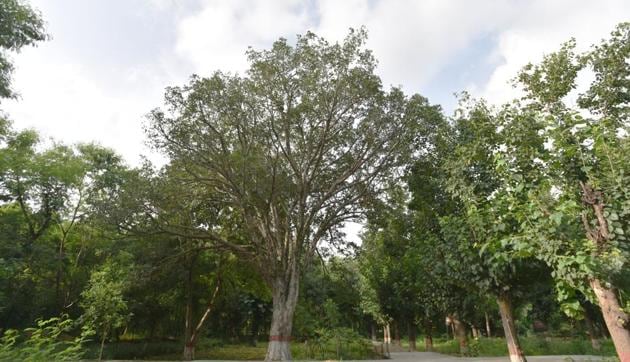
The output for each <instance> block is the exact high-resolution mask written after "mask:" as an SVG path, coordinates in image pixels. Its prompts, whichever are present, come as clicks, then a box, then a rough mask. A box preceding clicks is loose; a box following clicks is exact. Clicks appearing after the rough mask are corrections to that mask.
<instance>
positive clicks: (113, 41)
mask: <svg viewBox="0 0 630 362" xmlns="http://www.w3.org/2000/svg"><path fill="white" fill-rule="evenodd" d="M31 4H32V5H33V6H34V7H35V8H37V9H39V10H40V11H41V12H42V14H43V17H44V19H45V20H46V21H47V23H48V31H49V33H50V34H51V35H52V39H51V40H50V41H48V42H46V43H42V44H40V45H39V46H38V47H36V48H29V49H25V50H23V51H22V52H21V53H20V54H15V55H14V56H13V58H14V60H15V63H16V66H17V69H16V73H15V76H14V86H15V88H16V89H17V90H18V92H19V93H20V94H21V98H20V99H19V100H17V101H3V103H2V104H1V105H0V108H1V109H2V110H3V111H5V112H6V113H8V114H9V116H10V118H11V119H13V121H14V123H15V125H16V126H17V127H18V128H26V127H30V128H35V129H37V130H39V131H40V132H42V133H43V134H44V135H45V136H47V137H53V138H54V139H56V140H61V141H63V142H68V143H72V142H90V141H95V142H98V143H101V144H102V145H105V146H108V147H111V148H114V149H115V150H117V151H118V152H120V153H121V154H123V155H124V157H125V158H126V159H127V160H128V161H129V163H131V164H136V163H137V162H139V160H140V157H139V155H140V154H149V151H148V150H147V148H146V147H145V146H144V143H143V140H144V134H143V131H142V123H143V121H144V115H145V114H146V113H148V112H149V111H150V110H151V109H152V108H155V107H158V106H160V105H161V103H162V94H163V90H164V87H166V86H169V85H179V84H183V83H184V82H186V79H187V78H188V77H189V76H190V75H191V74H193V73H197V74H200V75H206V74H209V73H210V72H212V71H213V70H217V69H221V70H225V71H233V72H235V71H240V72H242V71H243V70H244V69H245V68H246V66H247V63H246V59H245V56H244V52H245V50H246V49H247V47H248V46H253V47H254V48H265V47H268V46H269V45H270V44H271V43H272V42H273V41H274V40H276V39H277V38H279V37H286V38H288V39H292V38H294V36H295V34H299V33H304V32H305V31H307V30H312V31H315V32H316V33H318V34H320V35H322V36H324V37H326V38H328V39H329V40H332V41H335V40H340V39H342V38H343V37H344V36H345V34H346V33H347V30H348V28H349V27H359V26H366V27H367V29H368V32H369V36H370V38H369V40H368V47H369V48H371V49H372V50H373V51H374V53H375V55H376V57H377V59H379V68H378V73H379V75H381V77H382V79H383V81H384V83H385V84H386V85H400V86H402V87H403V89H404V90H405V91H406V92H407V93H413V92H419V93H421V94H423V95H424V96H427V97H428V98H429V99H430V100H431V101H432V102H434V103H439V104H442V105H443V106H444V108H445V109H446V110H447V111H448V112H450V111H452V109H453V107H454V105H455V98H454V97H453V93H454V92H459V91H462V90H467V91H469V92H471V93H472V94H473V95H475V96H478V97H484V98H486V99H488V100H489V101H490V102H492V103H501V102H504V101H507V100H509V99H510V98H512V97H514V96H516V95H517V90H515V89H513V88H512V87H511V86H510V85H509V84H508V81H509V79H511V78H513V77H514V76H515V74H516V71H518V69H519V68H520V67H522V66H523V65H524V64H526V63H527V62H529V61H534V62H535V61H537V60H539V59H540V58H541V57H542V56H543V54H545V53H548V52H550V51H553V50H554V49H557V48H558V46H559V45H560V43H562V42H563V41H566V40H568V39H569V38H570V37H575V38H576V39H577V41H578V44H579V46H580V47H581V49H587V48H588V47H589V46H590V45H591V44H592V43H594V42H597V41H598V40H599V39H601V38H603V37H606V36H607V34H608V33H610V31H611V30H612V29H613V27H614V26H615V25H616V24H617V23H619V22H621V21H627V20H630V1H627V0H600V1H586V0H572V1H570V0H553V1H551V0H531V1H525V0H503V1H501V0H478V1H465V0H387V1H386V0H308V1H298V0H274V1H262V0H190V1H185V0H179V1H177V0H100V1H97V0H32V1H31Z"/></svg>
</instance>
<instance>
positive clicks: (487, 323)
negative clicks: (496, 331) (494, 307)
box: [486, 312, 492, 338]
mask: <svg viewBox="0 0 630 362" xmlns="http://www.w3.org/2000/svg"><path fill="white" fill-rule="evenodd" d="M486 333H487V335H488V338H490V337H492V331H491V330H490V318H489V317H488V312H486Z"/></svg>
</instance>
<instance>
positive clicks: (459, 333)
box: [451, 316, 468, 356]
mask: <svg viewBox="0 0 630 362" xmlns="http://www.w3.org/2000/svg"><path fill="white" fill-rule="evenodd" d="M451 321H452V322H453V328H454V333H455V336H456V337H457V340H458V341H459V353H460V354H461V355H462V356H465V355H467V354H468V335H467V333H466V325H465V324H464V323H463V322H462V321H460V320H459V319H458V318H457V317H455V316H451Z"/></svg>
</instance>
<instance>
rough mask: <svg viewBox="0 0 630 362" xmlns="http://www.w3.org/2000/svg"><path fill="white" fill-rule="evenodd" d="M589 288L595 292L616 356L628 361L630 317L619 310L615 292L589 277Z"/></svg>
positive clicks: (623, 361)
mask: <svg viewBox="0 0 630 362" xmlns="http://www.w3.org/2000/svg"><path fill="white" fill-rule="evenodd" d="M590 283H591V288H592V289H593V291H594V292H595V296H596V297H597V301H598V303H599V306H600V307H601V309H602V314H603V315H604V321H605V322H606V327H608V332H609V333H610V337H611V338H612V340H613V344H614V345H615V350H616V351H617V357H619V360H620V361H622V362H627V361H630V330H629V329H628V328H630V318H629V317H628V314H627V313H625V312H623V311H622V310H621V305H620V303H619V299H618V298H617V293H616V291H615V290H614V289H613V288H609V287H607V286H606V285H604V284H603V283H602V282H601V281H600V280H598V279H591V281H590Z"/></svg>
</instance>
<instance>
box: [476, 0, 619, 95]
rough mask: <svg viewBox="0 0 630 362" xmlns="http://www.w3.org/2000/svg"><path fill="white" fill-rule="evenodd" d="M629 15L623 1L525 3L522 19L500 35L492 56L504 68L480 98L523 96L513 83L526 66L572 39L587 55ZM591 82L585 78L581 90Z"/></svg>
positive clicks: (516, 19)
mask: <svg viewBox="0 0 630 362" xmlns="http://www.w3.org/2000/svg"><path fill="white" fill-rule="evenodd" d="M628 14H630V2H628V1H622V0H611V1H571V0H559V1H545V0H537V1H531V2H524V3H521V4H520V9H519V11H518V16H515V17H514V18H513V21H512V22H511V24H509V25H508V26H506V27H505V28H504V29H502V30H501V31H500V33H499V36H498V38H499V41H498V44H497V47H496V48H495V51H494V53H493V54H492V56H493V57H495V58H498V59H501V64H500V65H499V66H497V67H496V69H495V70H494V71H493V72H492V75H491V76H490V79H489V80H488V82H487V83H486V84H485V85H482V86H481V87H480V88H479V89H480V92H479V95H481V96H483V97H484V98H486V99H488V100H489V101H490V102H494V103H502V102H505V101H509V100H510V99H513V98H514V97H517V96H519V95H520V92H519V90H518V89H514V88H512V87H511V86H510V84H509V82H510V80H511V79H513V78H514V77H515V76H516V74H517V72H518V71H519V70H520V69H521V68H522V67H523V66H524V65H525V64H527V63H529V62H532V63H536V62H538V61H540V60H542V57H543V55H544V54H549V53H551V52H553V51H556V50H557V49H558V48H559V47H560V45H561V44H562V43H564V42H566V41H568V40H569V39H571V38H572V37H573V38H575V39H576V41H577V50H578V51H585V50H587V49H588V48H589V47H590V46H591V45H592V44H594V43H597V42H599V40H600V39H603V38H606V37H607V36H608V34H609V33H610V32H611V31H612V29H613V28H614V26H615V25H616V24H618V23H620V22H622V21H626V20H627V17H628ZM590 79H592V77H589V76H586V77H581V78H580V84H579V85H578V86H579V87H580V89H584V84H583V82H588V81H589V80H590Z"/></svg>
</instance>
